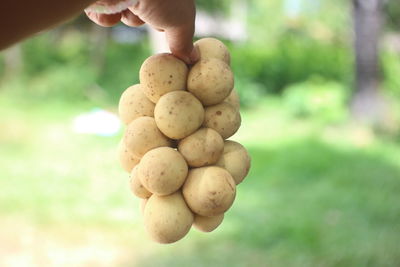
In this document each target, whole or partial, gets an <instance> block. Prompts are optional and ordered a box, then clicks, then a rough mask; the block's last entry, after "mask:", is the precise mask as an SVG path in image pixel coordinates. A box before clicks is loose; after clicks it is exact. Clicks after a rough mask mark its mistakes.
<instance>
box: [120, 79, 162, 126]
mask: <svg viewBox="0 0 400 267" xmlns="http://www.w3.org/2000/svg"><path fill="white" fill-rule="evenodd" d="M141 87H142V86H141V85H140V84H135V85H132V86H131V87H129V88H128V89H126V90H125V91H124V92H123V93H122V95H121V98H120V100H119V105H118V113H119V117H120V119H121V121H122V122H123V123H124V124H128V123H130V122H131V121H133V120H134V119H136V118H138V117H142V116H149V117H154V107H155V105H154V103H153V102H151V101H150V100H149V99H148V98H147V97H146V96H145V95H144V93H143V91H142V89H141Z"/></svg>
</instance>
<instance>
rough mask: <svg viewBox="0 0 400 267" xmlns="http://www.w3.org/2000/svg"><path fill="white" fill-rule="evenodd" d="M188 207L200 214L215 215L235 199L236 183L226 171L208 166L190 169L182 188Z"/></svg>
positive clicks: (228, 206)
mask: <svg viewBox="0 0 400 267" xmlns="http://www.w3.org/2000/svg"><path fill="white" fill-rule="evenodd" d="M182 192H183V196H184V198H185V201H186V203H187V204H188V206H189V207H190V209H191V210H192V211H193V212H194V213H196V214H199V215H202V216H208V217H209V216H217V215H220V214H221V213H224V212H225V211H227V210H228V209H229V208H230V207H231V206H232V203H233V201H234V199H235V195H236V185H235V181H234V180H233V178H232V176H231V175H230V174H229V172H228V171H226V170H225V169H223V168H221V167H216V166H208V167H201V168H196V169H191V170H190V171H189V175H188V177H187V179H186V182H185V184H184V185H183V188H182Z"/></svg>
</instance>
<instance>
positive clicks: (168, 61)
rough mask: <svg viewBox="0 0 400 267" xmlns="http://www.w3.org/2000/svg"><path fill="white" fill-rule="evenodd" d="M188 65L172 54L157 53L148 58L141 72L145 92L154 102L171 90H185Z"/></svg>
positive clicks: (141, 81)
mask: <svg viewBox="0 0 400 267" xmlns="http://www.w3.org/2000/svg"><path fill="white" fill-rule="evenodd" d="M187 74H188V67H187V66H186V64H185V63H184V62H183V61H181V60H180V59H178V58H176V57H175V56H173V55H172V54H166V53H163V54H157V55H153V56H151V57H149V58H148V59H146V60H145V61H144V62H143V64H142V66H141V68H140V72H139V78H140V84H141V85H142V89H143V93H144V94H145V95H146V96H147V97H148V98H149V99H150V100H151V101H152V102H153V103H157V101H158V99H159V98H160V97H161V96H162V95H164V94H166V93H168V92H171V91H176V90H185V88H186V78H187Z"/></svg>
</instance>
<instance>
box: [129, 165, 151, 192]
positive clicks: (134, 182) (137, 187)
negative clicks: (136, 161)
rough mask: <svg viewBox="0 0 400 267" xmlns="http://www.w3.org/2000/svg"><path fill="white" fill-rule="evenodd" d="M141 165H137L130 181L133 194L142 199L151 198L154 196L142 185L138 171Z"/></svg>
mask: <svg viewBox="0 0 400 267" xmlns="http://www.w3.org/2000/svg"><path fill="white" fill-rule="evenodd" d="M138 167H139V165H136V166H135V167H134V168H133V169H132V172H131V178H130V181H129V184H130V188H131V191H132V193H133V194H134V195H135V196H137V197H140V198H149V197H150V196H151V195H152V194H151V192H149V190H147V189H146V188H145V187H144V186H143V185H142V183H141V181H140V179H139V177H138V175H137V171H138Z"/></svg>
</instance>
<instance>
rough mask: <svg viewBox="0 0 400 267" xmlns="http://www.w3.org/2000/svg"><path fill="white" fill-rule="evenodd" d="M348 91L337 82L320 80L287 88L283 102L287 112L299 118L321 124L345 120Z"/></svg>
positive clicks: (311, 80)
mask: <svg viewBox="0 0 400 267" xmlns="http://www.w3.org/2000/svg"><path fill="white" fill-rule="evenodd" d="M348 98H349V90H348V88H345V87H344V86H343V85H342V84H340V83H338V82H327V81H324V80H323V79H320V78H314V79H310V80H307V81H304V82H301V83H297V84H293V85H290V86H288V87H287V88H286V89H285V90H284V93H283V101H284V103H285V108H286V109H287V110H288V112H290V113H292V114H293V115H295V116H297V117H301V118H307V117H308V118H314V119H319V120H321V121H323V122H337V121H343V120H344V119H347V115H348V114H347V113H348V109H347V101H348Z"/></svg>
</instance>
